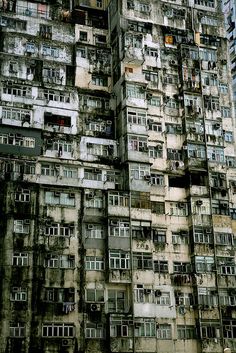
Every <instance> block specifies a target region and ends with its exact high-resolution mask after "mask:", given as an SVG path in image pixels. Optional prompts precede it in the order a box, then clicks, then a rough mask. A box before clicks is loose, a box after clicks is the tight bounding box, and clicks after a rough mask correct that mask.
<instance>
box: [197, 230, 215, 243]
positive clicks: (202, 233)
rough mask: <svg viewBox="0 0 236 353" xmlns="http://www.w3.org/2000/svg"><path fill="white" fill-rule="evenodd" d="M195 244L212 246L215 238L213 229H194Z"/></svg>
mask: <svg viewBox="0 0 236 353" xmlns="http://www.w3.org/2000/svg"><path fill="white" fill-rule="evenodd" d="M194 242H195V243H200V244H201V243H202V244H212V243H213V236H212V230H211V228H206V229H202V228H197V227H196V228H195V229H194Z"/></svg>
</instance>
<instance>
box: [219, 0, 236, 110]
mask: <svg viewBox="0 0 236 353" xmlns="http://www.w3.org/2000/svg"><path fill="white" fill-rule="evenodd" d="M222 9H223V12H224V15H225V26H226V31H227V38H228V41H229V54H230V65H231V75H232V90H233V103H234V109H235V107H236V64H235V62H236V49H235V48H236V47H235V39H236V29H235V21H236V4H235V1H232V0H229V1H222Z"/></svg>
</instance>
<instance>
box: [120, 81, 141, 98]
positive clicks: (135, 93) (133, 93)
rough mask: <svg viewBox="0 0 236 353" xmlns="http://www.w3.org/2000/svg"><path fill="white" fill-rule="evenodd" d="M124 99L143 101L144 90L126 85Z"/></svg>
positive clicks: (136, 86)
mask: <svg viewBox="0 0 236 353" xmlns="http://www.w3.org/2000/svg"><path fill="white" fill-rule="evenodd" d="M125 97H126V98H137V99H145V97H146V93H145V89H144V88H143V87H142V86H138V85H132V84H126V91H125Z"/></svg>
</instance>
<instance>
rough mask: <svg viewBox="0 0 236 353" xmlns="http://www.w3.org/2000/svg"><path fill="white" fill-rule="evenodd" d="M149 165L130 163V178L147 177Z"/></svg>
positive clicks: (141, 178)
mask: <svg viewBox="0 0 236 353" xmlns="http://www.w3.org/2000/svg"><path fill="white" fill-rule="evenodd" d="M149 175H150V167H149V166H147V165H143V164H133V163H132V164H131V165H130V176H131V178H132V179H136V180H143V179H145V176H148V177H149Z"/></svg>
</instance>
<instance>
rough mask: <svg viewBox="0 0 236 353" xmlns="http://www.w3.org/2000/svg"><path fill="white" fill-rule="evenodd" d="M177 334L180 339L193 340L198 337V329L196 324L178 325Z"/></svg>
mask: <svg viewBox="0 0 236 353" xmlns="http://www.w3.org/2000/svg"><path fill="white" fill-rule="evenodd" d="M177 335H178V339H180V340H191V339H194V338H196V329H195V327H194V326H184V325H177Z"/></svg>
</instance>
